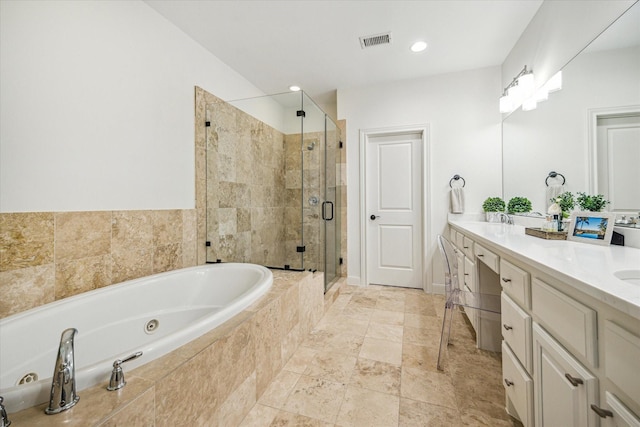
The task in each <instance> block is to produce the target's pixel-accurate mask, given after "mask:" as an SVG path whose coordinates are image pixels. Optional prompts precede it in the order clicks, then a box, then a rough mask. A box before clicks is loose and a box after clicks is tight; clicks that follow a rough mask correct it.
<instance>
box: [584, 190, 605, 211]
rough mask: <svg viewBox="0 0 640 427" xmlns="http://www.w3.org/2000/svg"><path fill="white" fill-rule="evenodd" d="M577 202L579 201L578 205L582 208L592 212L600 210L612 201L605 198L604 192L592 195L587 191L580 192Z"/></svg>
mask: <svg viewBox="0 0 640 427" xmlns="http://www.w3.org/2000/svg"><path fill="white" fill-rule="evenodd" d="M576 202H578V206H580V209H581V210H583V211H590V212H600V211H601V210H602V209H604V207H605V206H606V205H607V204H608V203H610V202H609V201H608V200H605V199H604V196H603V195H602V194H598V195H595V196H592V195H588V194H585V193H578V197H577V198H576Z"/></svg>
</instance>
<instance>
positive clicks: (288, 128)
mask: <svg viewBox="0 0 640 427" xmlns="http://www.w3.org/2000/svg"><path fill="white" fill-rule="evenodd" d="M206 110H207V122H208V126H207V127H206V147H205V148H206V162H207V167H206V169H207V182H206V187H207V213H206V214H207V215H206V216H207V262H218V261H222V262H251V263H256V264H262V265H266V266H268V267H275V268H284V269H293V270H311V271H323V272H325V289H328V286H329V285H330V284H331V282H332V281H334V280H335V278H336V277H337V276H339V274H338V273H337V272H338V268H339V266H338V259H339V258H338V256H339V255H338V254H339V253H340V250H339V247H338V245H339V244H340V236H339V233H340V225H339V222H338V217H339V215H337V213H339V212H340V210H339V206H337V201H338V200H339V199H340V198H339V195H338V194H336V184H337V182H338V181H339V177H337V176H336V158H339V156H338V157H336V152H337V150H338V149H339V148H338V141H339V139H340V137H339V130H338V128H337V126H336V125H335V123H334V122H333V121H332V120H331V119H330V118H328V117H327V116H326V114H325V113H324V112H323V111H322V110H321V109H320V108H319V107H318V106H317V105H316V104H315V103H314V102H313V100H312V99H311V98H309V97H308V96H307V95H306V94H305V93H304V92H287V93H283V94H277V95H270V96H263V97H256V98H248V99H241V100H234V101H229V102H225V101H222V100H220V101H218V102H215V103H212V104H209V105H207V108H206Z"/></svg>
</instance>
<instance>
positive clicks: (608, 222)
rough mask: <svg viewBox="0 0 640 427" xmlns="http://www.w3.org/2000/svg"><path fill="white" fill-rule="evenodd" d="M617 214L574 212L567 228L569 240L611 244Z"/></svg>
mask: <svg viewBox="0 0 640 427" xmlns="http://www.w3.org/2000/svg"><path fill="white" fill-rule="evenodd" d="M615 220H616V214H614V213H611V212H573V213H572V214H571V222H570V223H569V229H568V230H567V240H573V241H574V242H582V243H591V244H594V245H605V246H606V245H609V244H610V243H611V236H612V235H613V227H614V224H615Z"/></svg>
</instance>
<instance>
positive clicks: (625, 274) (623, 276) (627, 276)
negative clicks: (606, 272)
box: [613, 270, 640, 285]
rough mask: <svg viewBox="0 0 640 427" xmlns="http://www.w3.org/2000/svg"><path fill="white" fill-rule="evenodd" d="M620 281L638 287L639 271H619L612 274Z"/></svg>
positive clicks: (639, 281) (639, 283) (639, 280)
mask: <svg viewBox="0 0 640 427" xmlns="http://www.w3.org/2000/svg"><path fill="white" fill-rule="evenodd" d="M613 275H614V276H616V277H617V278H618V279H620V280H624V281H625V282H627V283H633V284H634V285H640V270H619V271H616V272H614V273H613Z"/></svg>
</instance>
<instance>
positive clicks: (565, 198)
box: [551, 191, 576, 218]
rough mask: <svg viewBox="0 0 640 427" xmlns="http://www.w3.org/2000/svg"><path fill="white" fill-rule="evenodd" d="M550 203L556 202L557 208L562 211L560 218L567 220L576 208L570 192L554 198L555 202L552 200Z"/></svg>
mask: <svg viewBox="0 0 640 427" xmlns="http://www.w3.org/2000/svg"><path fill="white" fill-rule="evenodd" d="M551 201H552V202H556V203H557V204H558V206H560V209H562V218H569V216H570V215H571V211H572V210H573V208H574V207H575V206H576V202H575V199H574V198H573V193H571V191H565V192H564V193H562V194H560V195H559V196H558V197H556V199H555V200H553V199H552V200H551Z"/></svg>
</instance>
